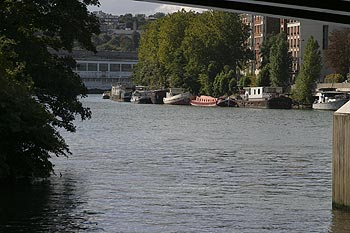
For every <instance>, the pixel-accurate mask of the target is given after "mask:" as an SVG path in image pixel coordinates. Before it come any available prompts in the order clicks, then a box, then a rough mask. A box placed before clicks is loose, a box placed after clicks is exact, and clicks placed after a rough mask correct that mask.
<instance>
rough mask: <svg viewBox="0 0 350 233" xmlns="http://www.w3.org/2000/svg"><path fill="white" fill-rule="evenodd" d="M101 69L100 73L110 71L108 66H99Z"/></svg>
mask: <svg viewBox="0 0 350 233" xmlns="http://www.w3.org/2000/svg"><path fill="white" fill-rule="evenodd" d="M99 65H100V69H99V71H108V64H99Z"/></svg>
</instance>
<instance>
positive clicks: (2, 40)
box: [0, 0, 99, 182]
mask: <svg viewBox="0 0 350 233" xmlns="http://www.w3.org/2000/svg"><path fill="white" fill-rule="evenodd" d="M88 5H99V1H98V0H84V1H79V0H70V1H39V0H34V1H15V0H8V1H1V2H0V181H2V182H4V181H6V182H13V181H15V180H17V179H19V178H28V177H29V178H30V177H44V178H45V177H48V176H49V175H50V174H51V173H52V172H53V164H52V163H51V162H50V160H49V159H50V157H51V156H67V155H69V154H70V151H69V148H68V145H67V144H66V143H65V141H64V139H63V138H62V136H61V135H60V133H59V131H58V129H59V128H63V129H65V130H67V131H70V132H74V131H75V126H74V124H73V120H74V119H75V117H76V116H77V115H78V116H80V117H81V119H82V120H85V119H88V118H90V117H91V112H90V110H89V109H88V108H85V107H83V106H82V103H81V102H80V100H79V98H80V97H79V96H82V97H85V96H86V93H87V90H86V88H85V87H84V85H83V83H82V81H81V79H80V78H79V76H78V75H76V74H75V73H74V72H73V71H72V68H74V67H75V65H76V64H75V61H74V60H73V59H72V58H71V57H58V56H57V55H53V54H51V53H50V52H49V51H48V49H49V48H51V49H54V50H67V51H71V50H72V48H73V47H74V43H75V42H77V43H79V44H80V46H81V47H82V48H84V49H87V50H91V51H95V47H94V45H93V44H92V42H91V37H92V35H93V33H95V34H98V33H99V22H98V20H97V18H96V17H95V16H94V15H93V14H92V13H90V12H89V11H88V9H87V6H88Z"/></svg>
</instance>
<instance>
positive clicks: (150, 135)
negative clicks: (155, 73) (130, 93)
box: [0, 96, 350, 233]
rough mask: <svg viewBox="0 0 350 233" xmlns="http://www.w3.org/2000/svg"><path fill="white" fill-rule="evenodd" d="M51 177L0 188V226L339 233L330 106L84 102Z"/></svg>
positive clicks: (343, 218) (345, 225)
mask: <svg viewBox="0 0 350 233" xmlns="http://www.w3.org/2000/svg"><path fill="white" fill-rule="evenodd" d="M85 104H86V105H88V106H89V107H90V108H91V109H92V111H93V119H92V120H90V121H88V122H83V123H81V122H79V121H77V126H78V131H77V133H76V134H68V133H63V134H64V137H65V138H66V140H67V143H68V144H69V145H70V146H71V150H72V152H73V155H72V156H71V157H70V158H69V159H66V158H58V159H57V158H53V162H54V163H55V164H56V172H57V173H58V174H59V173H62V177H59V176H54V177H52V178H50V179H49V181H48V182H44V183H39V184H35V185H33V186H17V187H12V188H7V187H1V193H0V232H238V233H241V232H242V233H245V232H247V233H254V232H255V233H264V232H266V233H271V232H274V233H280V232H318V233H319V232H327V233H338V232H348V231H349V229H350V227H349V221H350V214H349V213H344V212H339V211H332V210H331V126H332V124H331V121H332V113H331V112H322V111H297V110H292V111H288V110H257V109H229V108H210V109H208V108H195V107H189V106H188V107H186V106H160V105H135V104H130V103H129V104H128V103H117V102H113V101H109V100H102V98H101V97H100V96H93V97H90V98H88V99H87V100H86V102H85Z"/></svg>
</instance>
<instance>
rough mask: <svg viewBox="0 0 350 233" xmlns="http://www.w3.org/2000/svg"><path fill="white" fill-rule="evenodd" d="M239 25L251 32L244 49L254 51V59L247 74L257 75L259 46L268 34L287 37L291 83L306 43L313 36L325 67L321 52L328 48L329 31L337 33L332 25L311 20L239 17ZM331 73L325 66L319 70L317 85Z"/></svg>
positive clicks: (258, 70)
mask: <svg viewBox="0 0 350 233" xmlns="http://www.w3.org/2000/svg"><path fill="white" fill-rule="evenodd" d="M241 17H242V22H243V23H245V24H247V25H249V26H250V28H251V30H252V31H251V36H250V38H249V40H248V42H247V44H248V46H249V47H250V48H251V49H252V50H253V51H254V54H255V59H254V61H252V63H251V67H250V69H251V70H250V72H251V73H254V74H258V73H259V72H260V66H261V61H262V58H261V55H260V46H261V44H262V42H263V41H264V40H265V39H266V38H267V37H268V36H269V35H270V34H272V33H275V34H277V33H279V32H281V31H283V32H285V33H286V34H287V40H288V44H289V52H290V53H291V55H292V67H291V68H292V82H294V81H295V77H296V76H297V75H298V73H299V71H300V68H301V64H302V57H303V53H304V51H305V47H306V44H307V41H308V39H309V38H310V37H311V36H313V37H314V39H315V40H317V42H318V44H319V46H320V51H321V55H322V61H323V64H325V56H324V54H325V53H324V52H325V50H326V49H327V48H328V44H329V36H330V35H331V33H332V31H333V30H336V29H341V27H340V26H339V25H336V24H325V23H321V22H318V21H312V20H295V19H277V18H272V17H268V16H261V15H249V14H242V15H241ZM331 73H333V71H332V70H330V69H329V68H327V67H326V66H325V65H324V66H323V68H322V71H321V75H320V78H319V80H318V81H319V82H323V80H324V78H325V77H326V75H328V74H331Z"/></svg>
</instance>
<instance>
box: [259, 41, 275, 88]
mask: <svg viewBox="0 0 350 233" xmlns="http://www.w3.org/2000/svg"><path fill="white" fill-rule="evenodd" d="M276 41H277V35H275V34H271V35H268V37H267V38H266V40H263V43H262V44H261V47H260V56H261V58H262V61H261V66H260V72H259V74H258V77H257V86H270V85H271V80H270V51H271V48H272V46H273V45H274V44H276Z"/></svg>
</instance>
